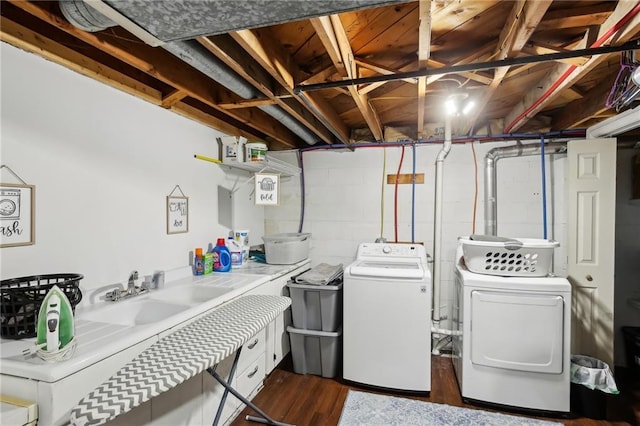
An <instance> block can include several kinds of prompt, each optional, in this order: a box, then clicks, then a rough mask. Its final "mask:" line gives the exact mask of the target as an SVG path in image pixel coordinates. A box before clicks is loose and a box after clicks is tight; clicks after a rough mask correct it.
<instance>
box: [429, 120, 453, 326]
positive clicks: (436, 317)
mask: <svg viewBox="0 0 640 426" xmlns="http://www.w3.org/2000/svg"><path fill="white" fill-rule="evenodd" d="M449 151H451V116H450V115H449V114H447V115H446V117H445V122H444V144H443V145H442V149H441V150H440V152H439V153H438V156H437V157H436V179H435V192H436V195H435V203H434V221H433V317H432V318H433V322H434V324H435V327H436V328H438V325H439V324H440V269H441V268H440V261H441V259H442V254H441V251H442V188H443V183H442V167H443V166H444V159H445V158H447V155H448V154H449Z"/></svg>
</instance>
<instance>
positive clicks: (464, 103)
mask: <svg viewBox="0 0 640 426" xmlns="http://www.w3.org/2000/svg"><path fill="white" fill-rule="evenodd" d="M468 97H469V95H468V94H466V93H460V92H456V93H451V94H450V95H449V96H447V99H446V100H445V104H444V105H445V108H446V112H447V114H448V115H451V116H457V115H460V114H464V115H466V114H468V113H469V112H470V111H471V110H472V109H473V107H474V105H475V102H473V101H472V100H471V99H467V98H468Z"/></svg>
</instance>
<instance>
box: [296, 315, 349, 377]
mask: <svg viewBox="0 0 640 426" xmlns="http://www.w3.org/2000/svg"><path fill="white" fill-rule="evenodd" d="M287 331H288V332H289V337H290V338H291V356H292V358H293V371H294V372H296V373H298V374H315V375H316V376H322V377H335V376H336V375H337V373H338V362H339V361H340V359H342V357H341V353H340V351H341V350H342V328H340V329H339V330H338V331H334V332H330V331H316V330H300V329H298V328H294V327H291V326H289V327H287Z"/></svg>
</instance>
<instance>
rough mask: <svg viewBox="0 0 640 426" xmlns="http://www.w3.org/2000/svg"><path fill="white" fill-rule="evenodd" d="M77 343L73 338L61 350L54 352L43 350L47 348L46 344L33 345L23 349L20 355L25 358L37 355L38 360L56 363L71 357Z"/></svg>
mask: <svg viewBox="0 0 640 426" xmlns="http://www.w3.org/2000/svg"><path fill="white" fill-rule="evenodd" d="M77 344H78V341H77V340H76V338H75V336H74V337H72V338H71V340H70V341H69V343H67V344H66V345H65V346H64V347H63V348H61V349H58V350H55V351H47V350H45V349H44V348H45V347H46V346H47V343H46V342H44V343H40V344H39V345H34V346H32V347H31V348H29V349H25V350H24V351H22V355H23V356H24V357H25V358H28V357H30V356H32V355H34V354H35V355H38V357H39V358H40V359H43V360H45V361H48V362H57V361H64V360H67V359H69V358H71V355H73V354H74V352H75V351H76V346H77Z"/></svg>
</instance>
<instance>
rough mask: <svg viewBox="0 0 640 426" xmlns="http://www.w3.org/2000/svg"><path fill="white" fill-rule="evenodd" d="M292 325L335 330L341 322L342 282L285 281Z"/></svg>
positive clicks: (300, 327)
mask: <svg viewBox="0 0 640 426" xmlns="http://www.w3.org/2000/svg"><path fill="white" fill-rule="evenodd" d="M287 287H289V294H290V296H291V315H292V317H293V326H294V327H295V328H299V329H304V330H322V331H336V330H338V327H340V325H341V324H342V283H340V284H338V285H308V284H296V283H294V282H289V283H287Z"/></svg>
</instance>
